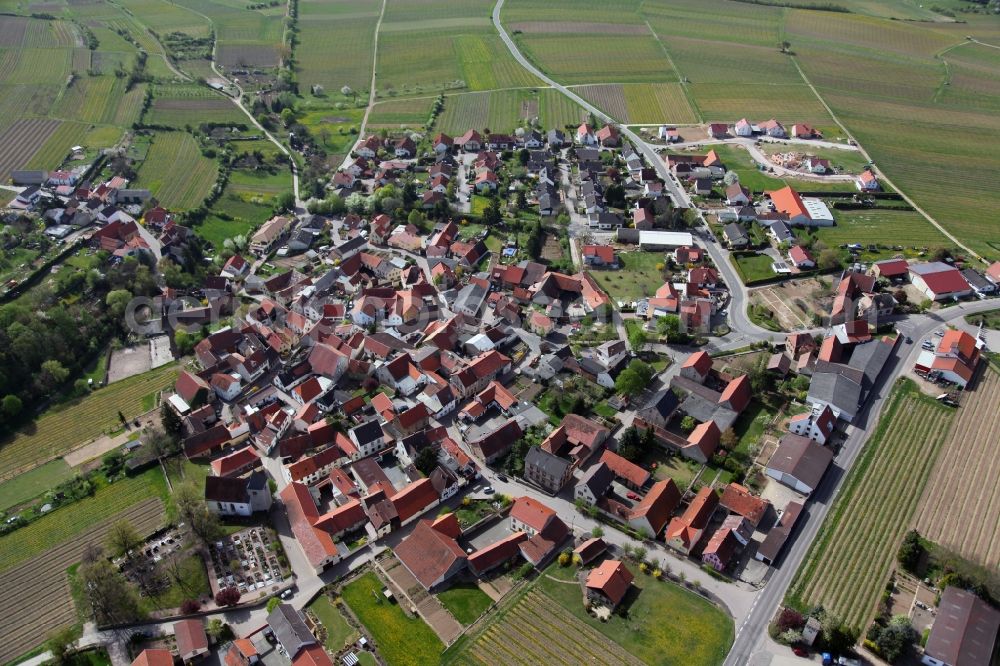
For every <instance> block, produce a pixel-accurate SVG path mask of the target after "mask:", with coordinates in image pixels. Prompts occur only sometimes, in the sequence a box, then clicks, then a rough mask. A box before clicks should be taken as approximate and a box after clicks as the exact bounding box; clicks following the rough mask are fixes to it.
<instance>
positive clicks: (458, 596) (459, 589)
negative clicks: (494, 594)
mask: <svg viewBox="0 0 1000 666" xmlns="http://www.w3.org/2000/svg"><path fill="white" fill-rule="evenodd" d="M437 597H438V600H439V601H440V602H441V603H442V604H443V605H444V607H445V608H447V609H448V611H449V612H450V613H451V614H452V615H454V616H455V619H456V620H458V621H459V622H461V623H462V624H463V625H466V626H468V625H470V624H472V623H473V622H475V621H476V620H478V619H479V616H480V615H482V614H483V613H485V612H486V609H487V608H489V607H490V604H491V603H493V600H492V599H490V598H489V596H488V595H487V594H486V593H485V592H483V591H482V590H480V589H479V588H478V587H476V586H475V585H473V584H471V583H463V584H461V585H452V586H451V587H450V588H448V589H447V590H445V591H444V592H441V593H440V594H438V595H437Z"/></svg>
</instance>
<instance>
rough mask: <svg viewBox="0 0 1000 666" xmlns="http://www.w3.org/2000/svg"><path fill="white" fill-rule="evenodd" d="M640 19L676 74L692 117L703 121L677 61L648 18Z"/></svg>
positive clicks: (703, 117) (640, 6) (640, 9)
mask: <svg viewBox="0 0 1000 666" xmlns="http://www.w3.org/2000/svg"><path fill="white" fill-rule="evenodd" d="M639 12H640V14H641V12H642V4H641V3H640V5H639ZM642 20H643V22H644V23H645V24H646V29H647V30H649V32H650V33H652V35H653V39H655V40H656V43H657V44H659V45H660V50H661V51H663V55H664V56H665V57H666V58H667V62H669V63H670V66H671V67H672V68H673V70H674V74H676V75H677V82H678V83H680V84H681V90H683V91H684V98H685V99H686V100H687V102H688V106H690V107H691V110H692V111H694V117H695V118H697V119H698V122H699V123H703V122H705V116H704V115H702V113H701V108H700V107H699V106H698V103H697V102H696V101H695V99H694V97H693V96H692V95H691V91H690V90H688V87H687V84H686V83H685V82H684V75H683V74H681V70H680V69H678V67H677V63H675V62H674V59H673V58H672V57H671V56H670V51H668V50H667V46H666V44H664V43H663V40H662V39H660V36H659V35H658V34H657V32H656V31H655V30H653V26H651V25H650V24H649V19H647V18H646V17H645V16H643V17H642Z"/></svg>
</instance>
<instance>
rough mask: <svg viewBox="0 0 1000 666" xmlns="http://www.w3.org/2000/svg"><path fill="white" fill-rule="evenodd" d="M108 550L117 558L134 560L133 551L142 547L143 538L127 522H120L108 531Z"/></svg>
mask: <svg viewBox="0 0 1000 666" xmlns="http://www.w3.org/2000/svg"><path fill="white" fill-rule="evenodd" d="M107 542H108V548H109V549H111V552H112V553H113V554H114V555H115V556H116V557H121V556H125V557H126V558H127V559H130V560H131V559H132V551H134V550H135V549H136V548H138V547H139V546H141V545H142V537H141V536H139V532H138V531H137V530H136V529H135V527H134V526H133V525H132V523H130V522H129V521H127V520H119V521H118V522H116V523H115V524H114V525H112V526H111V528H110V529H109V530H108V536H107Z"/></svg>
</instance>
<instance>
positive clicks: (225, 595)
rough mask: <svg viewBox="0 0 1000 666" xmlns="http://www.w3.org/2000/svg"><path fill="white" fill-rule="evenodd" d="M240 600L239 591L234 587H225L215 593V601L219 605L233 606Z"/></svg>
mask: <svg viewBox="0 0 1000 666" xmlns="http://www.w3.org/2000/svg"><path fill="white" fill-rule="evenodd" d="M239 602H240V591H239V590H238V589H236V588H235V587H227V588H224V589H222V590H219V593H218V594H216V595H215V603H217V604H219V605H220V606H235V605H236V604H238V603H239Z"/></svg>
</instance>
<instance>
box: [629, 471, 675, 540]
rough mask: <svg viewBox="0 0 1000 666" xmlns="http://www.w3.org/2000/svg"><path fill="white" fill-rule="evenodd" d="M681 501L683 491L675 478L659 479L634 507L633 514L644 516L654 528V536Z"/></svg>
mask: <svg viewBox="0 0 1000 666" xmlns="http://www.w3.org/2000/svg"><path fill="white" fill-rule="evenodd" d="M680 503H681V491H680V490H678V489H677V486H676V485H675V484H674V481H673V479H664V480H663V481H657V482H656V483H654V484H653V487H652V488H650V489H649V492H648V493H646V496H645V497H643V498H642V500H641V501H640V502H639V503H638V504H636V505H635V506H633V507H632V516H641V517H644V518H645V519H646V520H647V521H648V522H649V524H650V526H651V527H652V528H653V533H654V536H655V535H656V534H659V533H660V530H662V529H663V527H664V526H665V525H666V524H667V521H669V520H670V514H672V513H673V512H674V509H676V508H677V505H678V504H680Z"/></svg>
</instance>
